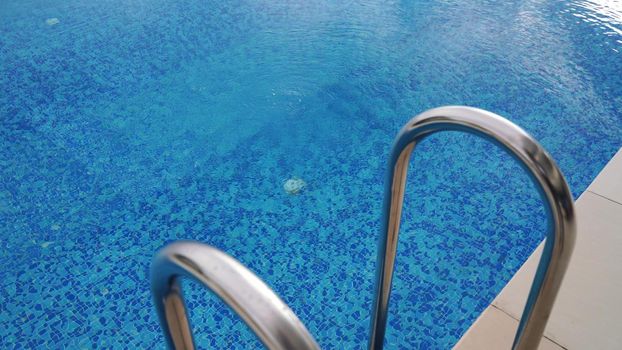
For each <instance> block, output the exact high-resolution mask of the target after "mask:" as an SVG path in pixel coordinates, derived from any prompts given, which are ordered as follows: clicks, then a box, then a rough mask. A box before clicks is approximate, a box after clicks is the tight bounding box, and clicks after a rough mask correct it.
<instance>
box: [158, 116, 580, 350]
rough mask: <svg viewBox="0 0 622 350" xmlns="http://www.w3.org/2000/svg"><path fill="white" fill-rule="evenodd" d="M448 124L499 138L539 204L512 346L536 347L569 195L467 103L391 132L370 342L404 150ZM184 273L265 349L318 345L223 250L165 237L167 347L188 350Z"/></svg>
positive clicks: (553, 289)
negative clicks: (541, 231)
mask: <svg viewBox="0 0 622 350" xmlns="http://www.w3.org/2000/svg"><path fill="white" fill-rule="evenodd" d="M447 130H458V131H465V132H469V133H473V134H476V135H479V136H481V137H483V138H485V139H488V140H491V141H493V142H495V143H497V144H498V145H500V146H501V147H502V148H503V149H505V150H506V151H507V152H508V153H509V154H510V155H512V156H513V157H514V158H515V159H517V160H518V161H519V163H520V164H521V165H522V166H523V168H524V169H525V170H527V172H528V173H529V174H530V176H531V178H532V180H533V181H534V182H535V184H536V186H537V187H538V190H539V192H540V194H541V197H542V199H543V200H544V202H545V203H546V211H547V217H548V222H549V227H548V233H547V238H546V243H545V245H544V250H543V252H542V257H541V258H540V263H539V265H538V269H537V271H536V275H535V277H534V281H533V284H532V286H531V290H530V292H529V296H528V298H527V303H526V305H525V309H524V311H523V315H522V317H521V321H520V324H519V327H518V331H517V333H516V337H515V339H514V344H513V347H512V348H513V349H516V350H529V349H536V348H537V346H538V343H539V342H540V338H541V337H542V333H543V332H544V327H545V326H546V322H547V321H548V318H549V315H550V313H551V309H552V307H553V302H554V301H555V297H556V295H557V291H558V290H559V287H560V284H561V281H562V279H563V276H564V273H565V271H566V268H567V266H568V262H569V259H570V255H571V253H572V248H573V246H574V241H575V231H576V224H575V214H574V205H573V200H572V195H571V194H570V190H569V189H568V185H567V184H566V181H565V180H564V177H563V175H562V174H561V172H560V171H559V169H558V168H557V166H556V165H555V162H554V161H553V160H552V159H551V157H550V156H549V154H548V153H546V152H545V151H544V149H543V148H542V147H541V146H540V145H539V144H538V143H537V142H536V141H535V140H534V139H533V138H532V137H531V136H530V135H529V134H527V133H526V132H525V131H523V130H522V129H521V128H519V127H518V126H516V125H514V124H512V123H511V122H509V121H507V120H506V119H503V118H502V117H500V116H498V115H496V114H493V113H490V112H486V111H483V110H481V109H476V108H469V107H441V108H437V109H432V110H429V111H427V112H424V113H422V114H420V115H418V116H417V117H415V118H413V119H412V120H411V121H410V122H408V123H407V124H406V126H404V128H402V130H401V131H400V133H399V135H398V136H397V139H396V141H395V144H394V146H393V150H392V152H391V157H390V162H389V173H388V178H387V183H386V189H385V201H384V209H383V210H384V212H383V218H382V236H381V239H380V243H379V247H378V266H377V275H376V296H375V300H374V306H373V309H372V318H371V331H370V340H369V349H371V350H380V349H382V347H383V342H384V335H385V329H386V323H387V317H388V306H389V296H390V292H391V280H392V277H393V268H394V263H395V255H396V253H397V241H398V234H399V226H400V220H401V213H402V203H403V200H404V187H405V184H406V174H407V171H408V164H409V160H410V155H411V153H412V151H413V150H414V148H415V146H416V144H417V143H418V142H420V141H421V140H422V139H423V138H425V137H426V136H429V135H431V134H433V133H436V132H439V131H447ZM184 276H185V277H191V278H194V279H196V280H198V281H199V282H201V283H203V284H204V285H205V286H207V287H208V288H209V289H211V290H212V291H213V292H214V293H215V294H216V295H218V296H219V297H220V298H221V299H222V300H223V301H224V302H225V303H227V304H228V305H229V306H230V307H231V308H232V309H233V310H234V311H235V312H236V313H237V314H238V315H239V316H240V317H241V318H242V319H243V320H244V321H245V322H246V324H247V325H249V327H250V328H251V329H252V330H253V331H254V332H255V334H256V335H257V336H258V337H259V339H260V340H261V341H262V342H263V343H264V345H266V347H267V348H269V349H296V350H316V349H319V347H318V345H317V343H316V342H315V340H314V339H313V337H312V336H311V335H310V334H309V332H308V331H307V329H306V328H305V327H304V325H303V324H302V323H301V322H300V320H298V318H297V317H296V316H295V315H294V313H293V312H292V311H291V309H289V307H287V305H285V303H283V301H282V300H281V299H280V298H279V297H278V296H277V295H276V294H274V292H272V290H270V288H269V287H268V286H267V285H266V284H264V283H263V282H262V281H261V280H260V279H259V278H257V276H255V275H254V274H253V273H252V272H250V271H249V270H248V269H246V268H245V267H244V266H242V265H241V264H240V263H239V262H237V260H235V259H233V258H232V257H230V256H228V255H227V254H225V253H223V252H221V251H219V250H218V249H216V248H213V247H210V246H207V245H204V244H201V243H197V242H176V243H172V244H170V245H168V246H167V247H165V248H164V249H162V250H161V251H160V252H159V253H158V254H157V255H156V257H155V258H154V261H153V263H152V267H151V284H152V292H153V296H154V301H155V305H156V308H157V311H158V316H159V318H160V323H161V324H162V327H163V330H164V335H165V338H166V341H167V343H168V345H169V347H170V348H174V349H194V341H193V338H192V331H191V329H190V324H189V322H188V318H187V316H186V309H185V306H184V300H183V296H182V292H181V286H180V284H179V278H180V277H184Z"/></svg>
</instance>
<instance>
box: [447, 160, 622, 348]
mask: <svg viewBox="0 0 622 350" xmlns="http://www.w3.org/2000/svg"><path fill="white" fill-rule="evenodd" d="M576 211H577V219H578V220H577V222H578V232H577V241H576V245H575V250H574V253H573V256H572V258H571V261H570V265H569V267H568V272H567V273H566V277H565V278H564V281H563V282H562V286H561V289H560V291H559V295H558V297H557V300H556V302H555V306H554V307H553V312H552V314H551V318H550V319H549V322H548V324H547V327H546V330H545V332H544V337H543V339H542V342H541V343H540V347H539V349H541V350H542V349H544V350H559V349H569V350H575V349H599V350H605V349H619V348H620V344H622V331H621V328H620V325H622V298H620V295H622V278H621V276H622V148H621V149H620V150H618V152H617V153H616V155H615V156H614V157H613V158H612V159H611V160H610V161H609V163H608V164H607V165H606V166H605V168H604V169H603V170H602V171H601V172H600V174H599V175H598V176H597V177H596V179H595V180H594V181H593V182H592V184H591V185H590V186H589V187H588V189H587V190H586V191H585V192H584V193H583V194H582V195H581V196H580V197H579V199H577V201H576ZM541 252H542V244H540V245H539V246H538V248H537V249H536V250H535V251H534V252H533V254H532V255H531V257H529V259H528V260H527V261H526V262H525V264H524V265H523V266H522V267H521V268H520V269H519V270H518V272H517V273H516V274H515V275H514V277H513V278H512V279H511V280H510V282H509V283H508V284H507V285H506V286H505V288H504V289H503V290H502V291H501V293H499V295H498V296H497V297H496V299H495V300H494V301H493V302H492V304H491V305H490V306H489V307H488V308H487V309H486V310H484V312H483V313H482V314H481V315H480V316H479V318H478V319H477V320H476V321H475V323H474V324H473V325H472V326H471V328H469V330H468V331H467V332H466V333H465V334H464V336H463V337H462V339H460V341H459V342H458V344H456V346H455V347H454V350H475V349H478V350H479V349H510V348H511V346H512V341H513V340H514V334H515V332H516V328H517V327H518V320H519V319H520V316H521V314H522V311H523V307H524V305H525V300H526V298H527V293H528V291H529V287H530V286H531V281H532V279H533V275H534V273H535V269H536V266H537V264H538V260H539V259H540V254H541Z"/></svg>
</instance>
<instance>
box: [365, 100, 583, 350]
mask: <svg viewBox="0 0 622 350" xmlns="http://www.w3.org/2000/svg"><path fill="white" fill-rule="evenodd" d="M451 130H453V131H464V132H469V133H473V134H475V135H478V136H481V137H483V138H485V139H487V140H491V141H493V142H495V143H496V144H497V145H499V146H501V148H503V149H505V150H506V151H507V152H508V153H509V154H510V155H511V156H513V157H514V158H515V159H516V160H518V162H519V163H520V164H521V166H522V167H523V168H524V169H525V170H526V171H527V172H528V173H529V175H530V176H531V179H532V180H533V181H534V183H535V184H536V186H537V187H538V190H539V192H540V195H541V197H542V199H543V200H544V202H545V203H546V212H547V217H548V221H549V228H548V233H547V238H546V243H545V245H544V251H543V253H542V257H541V258H540V263H539V265H538V270H537V272H536V275H535V277H534V281H533V284H532V286H531V291H530V292H529V296H528V298H527V304H526V305H525V309H524V311H523V315H522V317H521V320H520V324H519V326H518V331H517V333H516V337H515V339H514V345H513V349H520V350H527V349H536V348H537V347H538V344H539V342H540V338H541V337H542V333H543V332H544V327H545V326H546V323H547V321H548V319H549V315H550V313H551V309H552V308H553V302H554V301H555V297H556V296H557V291H558V290H559V287H560V285H561V282H562V278H563V277H564V273H565V272H566V268H567V266H568V262H569V260H570V255H571V254H572V249H573V246H574V241H575V234H576V223H575V214H574V203H573V200H572V195H571V193H570V190H569V189H568V185H567V184H566V181H565V180H564V177H563V175H562V174H561V172H560V170H559V168H558V167H557V165H556V164H555V162H554V161H553V159H552V158H551V156H550V155H549V154H548V153H546V151H545V150H544V149H543V148H542V146H540V145H539V144H538V143H537V142H536V141H535V140H534V139H533V138H532V137H531V136H530V135H529V134H527V133H526V132H525V131H524V130H522V129H521V128H520V127H518V126H516V125H515V124H513V123H511V122H509V121H508V120H506V119H504V118H502V117H500V116H498V115H496V114H493V113H490V112H487V111H484V110H481V109H476V108H469V107H461V106H450V107H441V108H436V109H432V110H429V111H427V112H424V113H422V114H420V115H418V116H416V117H415V118H413V119H412V120H411V121H409V122H408V123H407V124H406V125H405V126H404V127H403V128H402V130H401V131H400V133H399V135H398V136H397V139H396V140H395V143H394V146H393V150H392V152H391V157H390V161H389V169H388V170H389V174H388V177H387V183H386V188H385V199H384V209H383V218H382V232H381V235H382V236H381V239H380V242H379V245H378V260H377V264H378V265H377V267H376V269H377V270H376V271H377V272H376V295H375V300H374V307H373V310H372V318H371V330H370V340H369V349H374V350H376V349H382V347H383V341H384V335H385V329H386V324H387V317H388V307H389V295H390V293H391V279H392V277H393V268H394V264H395V255H396V252H397V240H398V234H399V228H400V219H401V214H402V203H403V200H404V187H405V184H406V174H407V171H408V164H409V159H410V155H411V153H412V151H413V149H414V148H415V147H416V145H417V144H418V143H419V142H421V140H423V139H424V138H425V137H427V136H429V135H432V134H434V133H436V132H439V131H451Z"/></svg>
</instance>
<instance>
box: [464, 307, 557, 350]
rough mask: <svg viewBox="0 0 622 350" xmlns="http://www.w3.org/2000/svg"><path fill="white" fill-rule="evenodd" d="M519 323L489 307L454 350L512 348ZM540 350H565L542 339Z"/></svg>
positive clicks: (500, 349) (499, 349)
mask: <svg viewBox="0 0 622 350" xmlns="http://www.w3.org/2000/svg"><path fill="white" fill-rule="evenodd" d="M517 328H518V321H517V320H515V319H513V318H512V317H510V316H508V315H507V314H505V313H503V311H501V310H499V309H497V308H496V307H494V306H489V307H488V308H487V309H486V311H484V312H483V313H482V314H481V315H480V317H479V318H478V319H477V321H475V323H474V324H473V326H472V327H471V329H469V331H468V332H467V334H466V335H465V336H464V337H462V339H460V342H459V343H458V344H456V346H455V347H454V350H505V349H510V348H511V347H512V342H513V341H514V334H515V333H516V329H517ZM538 349H539V350H563V348H562V347H560V346H559V345H557V344H555V343H553V342H552V341H550V340H549V339H546V338H544V339H542V342H541V343H540V346H539V348H538Z"/></svg>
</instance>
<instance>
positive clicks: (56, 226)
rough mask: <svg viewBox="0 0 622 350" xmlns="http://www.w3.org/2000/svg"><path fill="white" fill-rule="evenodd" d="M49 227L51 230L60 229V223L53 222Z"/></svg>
mask: <svg viewBox="0 0 622 350" xmlns="http://www.w3.org/2000/svg"><path fill="white" fill-rule="evenodd" d="M50 228H51V229H52V231H58V230H60V225H59V224H54V225H52V226H50Z"/></svg>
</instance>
